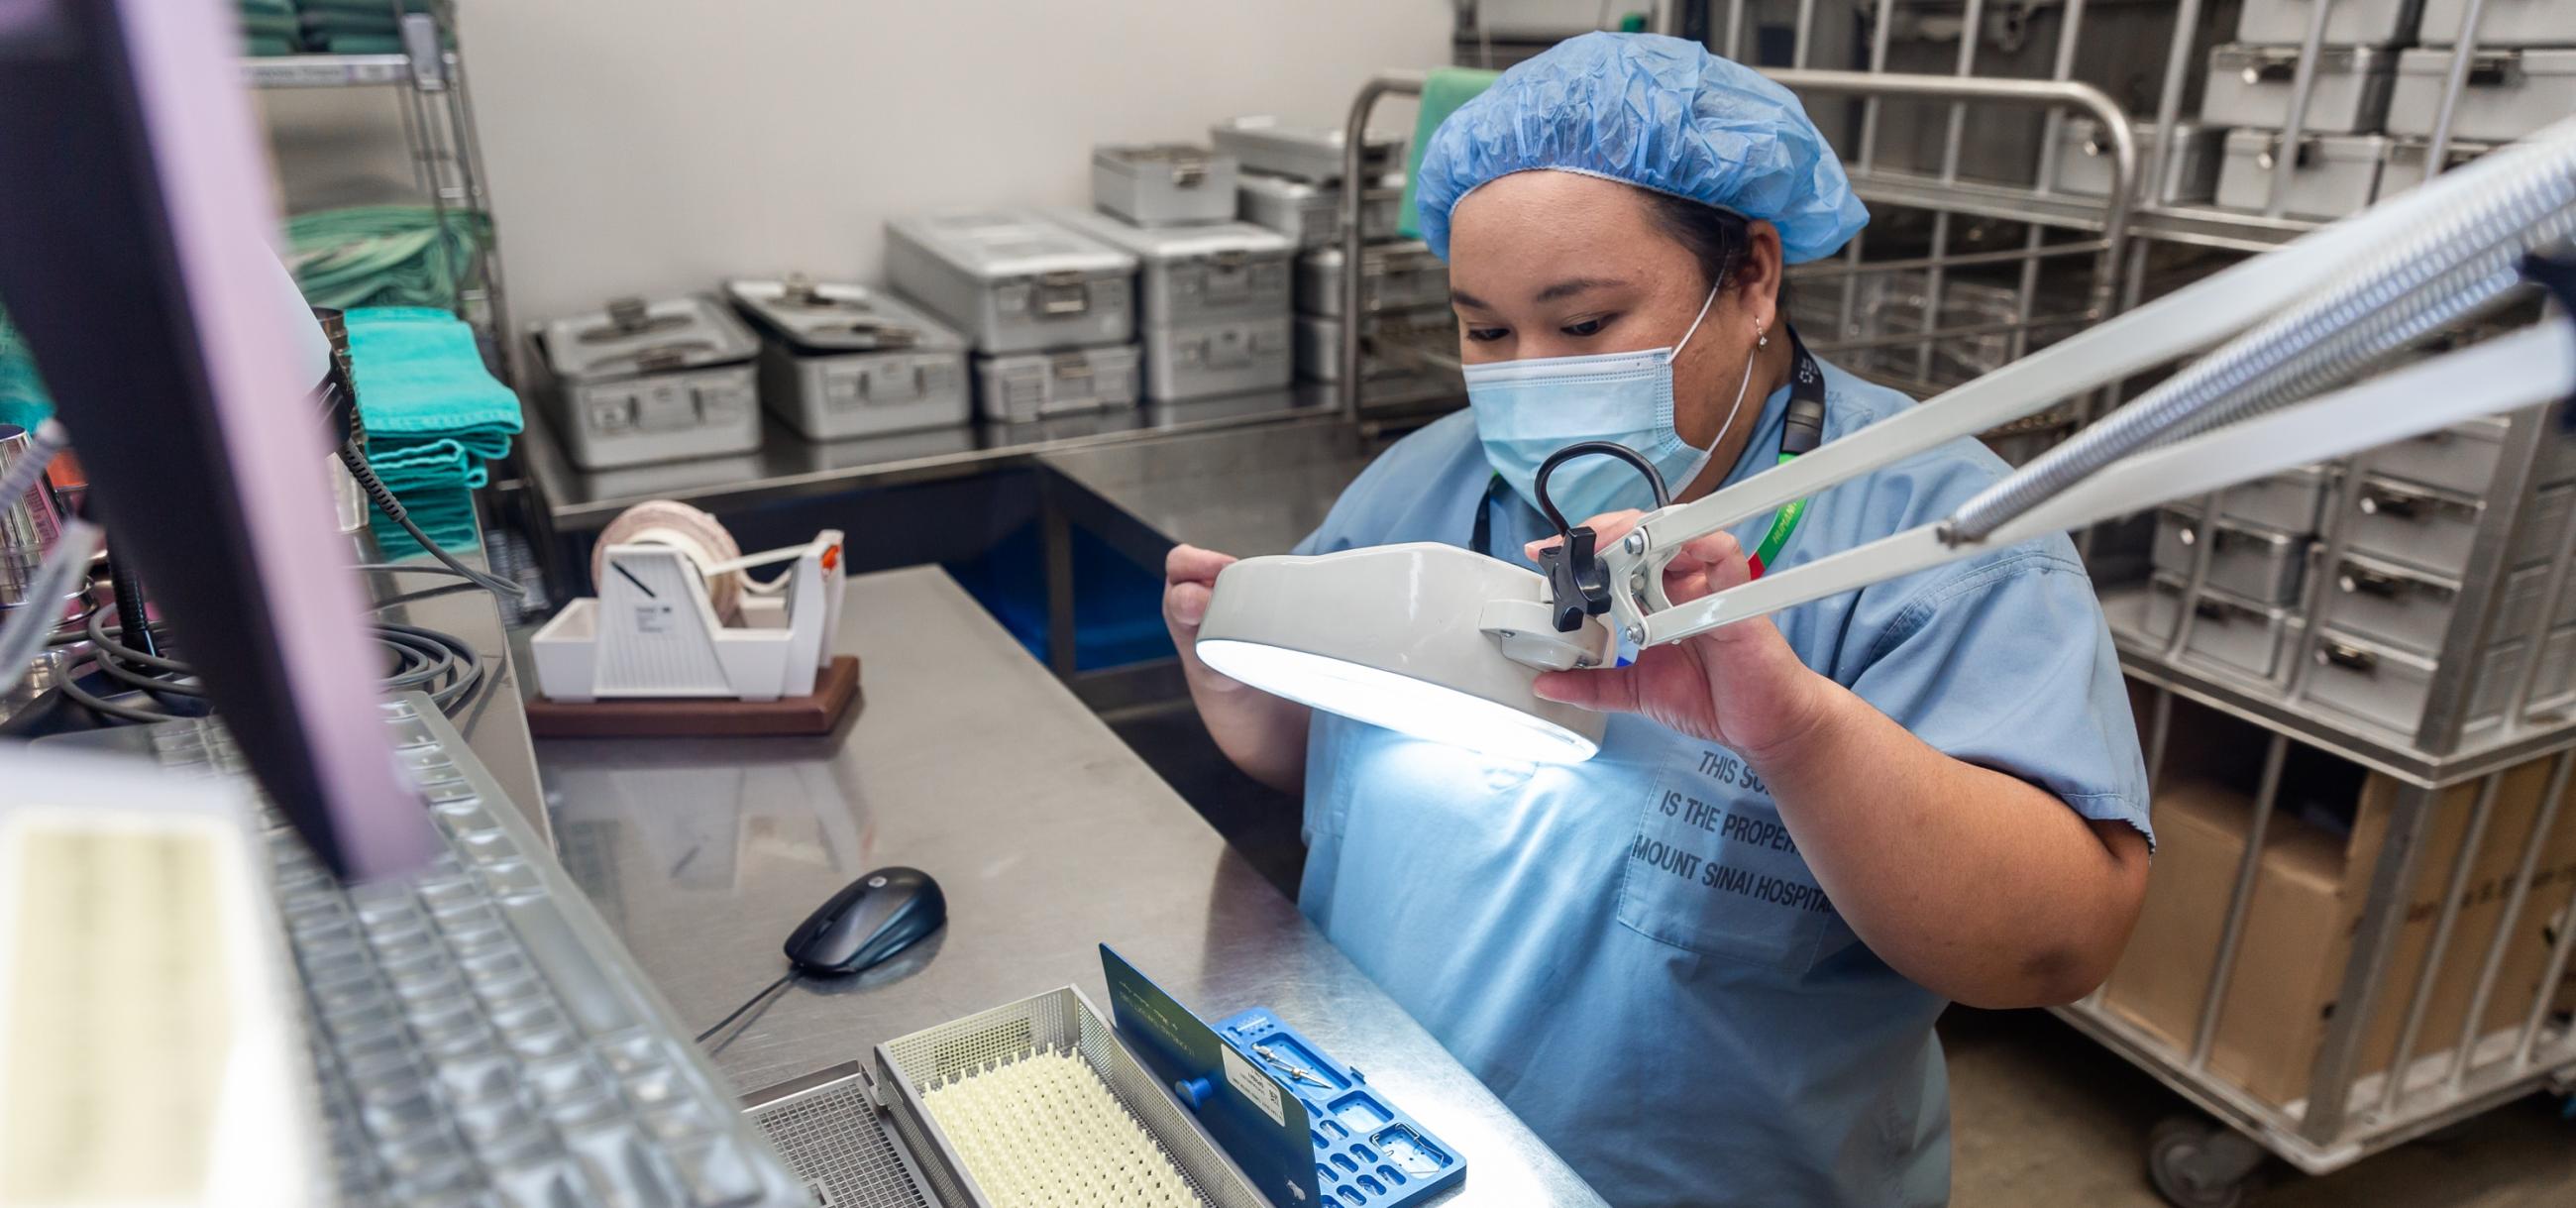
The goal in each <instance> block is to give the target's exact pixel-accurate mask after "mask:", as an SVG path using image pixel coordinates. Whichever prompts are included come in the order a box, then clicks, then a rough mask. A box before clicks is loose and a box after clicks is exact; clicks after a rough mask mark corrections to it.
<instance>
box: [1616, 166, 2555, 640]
mask: <svg viewBox="0 0 2576 1208" xmlns="http://www.w3.org/2000/svg"><path fill="white" fill-rule="evenodd" d="M2571 233H2576V118H2570V119H2567V120H2564V121H2561V122H2558V123H2557V124H2555V125H2553V126H2550V127H2549V128H2547V129H2545V130H2543V131H2541V132H2539V133H2538V134H2535V135H2533V136H2532V137H2531V138H2529V139H2526V140H2524V141H2523V142H2521V143H2518V144H2515V145H2514V146H2512V147H2509V148H2506V149H2504V150H2502V151H2499V152H2497V153H2495V154H2492V155H2489V156H2487V157H2485V158H2484V159H2481V160H2479V161H2477V162H2475V163H2472V164H2469V165H2466V166H2464V167H2461V168H2458V169H2455V170H2453V171H2450V172H2446V173H2443V174H2441V175H2439V176H2436V177H2434V178H2433V179H2432V180H2431V181H2429V182H2427V183H2426V184H2424V185H2423V186H2421V187H2419V188H2417V189H2415V190H2413V191H2412V192H2409V193H2407V194H2405V195H2403V196H2400V197H2398V198H2396V199H2394V200H2392V201H2390V202H2387V203H2384V204H2382V205H2379V206H2376V207H2374V208H2372V209H2371V210H2369V211H2367V212H2366V213H2364V214H2362V215H2360V216H2358V217H2355V218H2352V219H2349V220H2346V221H2344V222H2339V223H2336V224H2334V225H2332V226H2329V227H2326V228H2324V229H2322V230H2319V231H2317V232H2315V233H2313V234H2310V235H2308V236H2306V237H2304V238H2301V239H2299V240H2297V241H2295V242H2292V243H2290V244H2288V245H2285V246H2283V247H2281V248H2279V249H2277V250H2275V251H2272V252H2268V253H2265V254H2263V255H2260V256H2256V257H2253V258H2251V259H2249V260H2246V261H2244V262H2242V263H2239V264H2237V265H2235V266H2234V267H2231V268H2229V269H2227V270H2226V271H2224V272H2221V273H2218V274H2216V275H2214V276H2212V277H2209V278H2207V279H2205V280H2203V281H2201V282H2199V283H2197V284H2194V285H2192V286H2190V287H2187V288H2185V289H2181V290H2177V291H2175V292H2173V293H2171V294H2167V295H2165V296H2164V297H2162V298H2159V299H2157V300H2156V301H2154V302H2151V303H2148V304H2147V305H2144V306H2141V307H2139V308H2138V309H2136V310H2134V311H2131V312H2129V313H2128V314H2126V315H2123V316H2120V317H2119V318H2116V319H2113V320H2111V321H2109V322H2106V323H2102V324H2100V325H2098V326H2095V327H2093V328H2091V329H2089V330H2086V331H2084V332H2083V333H2081V334H2079V335H2076V336H2074V337H2072V338H2069V339H2067V340H2064V341H2061V342H2060V343H2058V344H2056V345H2054V346H2052V347H2050V348H2047V349H2045V350H2042V351H2040V352H2038V353H2034V354H2032V355H2030V356H2027V357H2024V358H2022V359H2021V360H2019V361H2016V362H2014V363H2012V364H2010V365H2007V366H2005V367H2003V368H2002V369H1999V370H1996V371H1995V372H1993V373H1990V374H1987V375H1986V376H1984V377H1981V378H1979V379H1977V380H1976V381H1974V382H1970V383H1968V384H1967V385H1965V386H1961V387H1959V388H1957V389H1955V390H1951V391H1949V392H1947V393H1945V394H1943V395H1940V396H1939V397H1936V398H1934V399H1931V400H1929V401H1927V402H1925V403H1923V404H1921V405H1920V406H1917V407H1916V408H1914V409H1913V410H1911V411H1907V412H1905V413H1903V414H1900V415H1897V416H1894V417H1892V418H1889V419H1887V420H1884V421H1881V422H1879V423H1876V424H1872V425H1870V426H1868V427H1866V428H1862V429H1860V430H1859V431H1856V432H1852V433H1849V434H1847V435H1845V436H1843V437H1842V438H1840V439H1838V440H1834V441H1832V442H1830V443H1827V444H1826V445H1824V446H1823V447H1821V448H1819V449H1817V450H1816V451H1815V452H1813V453H1810V454H1807V455H1806V456H1804V457H1800V458H1798V459H1796V460H1794V461H1791V462H1789V463H1787V464H1785V465H1782V466H1779V467H1777V468H1774V469H1772V470H1768V471H1765V472H1764V473H1761V474H1758V475H1755V476H1754V477H1752V478H1749V479H1747V480H1745V481H1743V482H1740V483H1737V484H1735V485H1734V486H1731V487H1727V488H1725V489H1724V490H1721V491H1718V492H1717V493H1715V494H1713V495H1710V496H1709V497H1707V498H1705V499H1702V500H1698V501H1696V502H1693V503H1686V504H1681V505H1677V506H1673V507H1667V508H1660V509H1657V510H1656V511H1655V512H1653V513H1651V514H1649V515H1648V516H1647V517H1646V518H1645V520H1644V521H1643V522H1642V523H1640V524H1639V525H1638V526H1637V527H1636V528H1635V529H1633V530H1631V531H1630V532H1629V534H1628V536H1627V537H1626V538H1625V539H1624V540H1622V541H1621V542H1619V543H1618V544H1617V545H1616V546H1615V547H1613V548H1610V549H1607V550H1603V551H1601V553H1600V555H1599V558H1600V563H1601V568H1602V569H1603V570H1604V571H1606V574H1607V579H1608V582H1609V584H1610V590H1611V599H1610V609H1609V613H1610V616H1609V618H1608V619H1609V620H1610V621H1611V623H1612V625H1613V627H1614V628H1615V629H1616V630H1617V631H1618V633H1619V634H1620V636H1621V637H1623V638H1625V639H1626V640H1627V641H1628V642H1630V643H1633V644H1635V645H1639V646H1651V645H1656V644H1659V643H1665V642H1674V641H1679V640H1682V639H1684V638H1688V637H1691V636H1694V635H1696V634H1700V633H1705V632H1707V631H1709V630H1711V629H1715V628H1718V627H1719V626H1723V625H1729V624H1733V623H1735V622H1737V621H1742V620H1747V619H1750V618H1753V617H1758V616H1763V615H1767V614H1769V613H1773V612H1777V611H1779V610H1781V609H1783V608H1788V607H1791V606H1793V605H1797V604H1802V603H1805V602H1807V601H1810V600H1816V599H1822V598H1824V597H1827V596H1832V595H1838V594H1840V593H1843V592H1847V591H1853V590H1856V589H1859V588H1862V587H1866V586H1868V585H1870V584H1872V583H1877V582H1882V581H1885V580H1887V579H1892V578H1896V577H1899V576H1902V575H1906V574H1911V573H1913V572H1915V571H1919V570H1923V569H1925V568H1928V567H1932V566H1936V565H1939V564H1941V563H1943V562H1947V561H1950V560H1953V559H1957V558H1963V557H1968V556H1970V555H1973V554H1975V553H1978V552H1979V551H1982V550H1988V549H1994V548H1998V547H2001V546H2006V545H2010V544H2013V543H2015V542H2019V541H2024V540H2028V539H2030V538H2031V537H2034V536H2038V535H2041V534H2044V533H2048V532H2053V531H2058V530H2063V529H2067V528H2072V527H2078V526H2082V525H2086V524H2090V523H2093V522H2095V521H2098V520H2104V519H2108V518H2110V517H2114V516H2118V515H2122V514H2125V513H2128V512H2134V511H2138V510H2141V509H2144V508H2147V507H2152V506H2154V505H2156V504H2159V503H2163V502H2166V501H2168V500H2173V499H2181V498H2188V497H2192V496H2196V495H2201V494H2205V493H2207V492H2209V491H2212V490H2216V489H2218V488H2221V487H2224V486H2228V485H2230V484H2233V483H2237V482H2242V481H2245V480H2247V479H2252V478H2259V477H2261V476H2263V475H2266V474H2272V473H2276V472H2279V471H2282V470H2287V469H2292V468H2295V467H2297V466H2301V465H2307V464H2310V463H2313V462H2317V461H2321V460H2326V459H2329V458H2335V457H2341V456H2345V455H2347V454H2351V453H2357V452H2360V451H2362V450H2364V449H2368V448H2371V447H2374V446H2377V445H2382V444H2386V443H2388V442H2390V441H2395V440H2403V439H2406V438H2407V437H2410V436H2415V435H2419V434H2421V433H2424V432H2429V431H2433V430H2435V429H2438V428H2443V427H2447V426H2449V425H2451V424H2455V423H2458V422H2460V421H2462V420H2464V419H2468V418H2471V417H2475V416H2479V415H2486V414H2492V413H2495V412H2499V411H2508V410H2513V409H2517V408H2521V407H2526V406H2531V405H2535V404H2540V403H2547V402H2551V401H2554V400H2557V399H2562V398H2567V397H2569V396H2570V395H2571V394H2576V320H2571V319H2570V317H2569V313H2568V306H2567V303H2568V302H2569V299H2568V298H2567V297H2566V296H2565V295H2564V294H2563V293H2562V295H2561V297H2560V299H2559V300H2560V303H2561V309H2560V313H2559V314H2557V315H2555V316H2553V317H2552V318H2551V319H2550V320H2549V321H2547V322H2545V323H2543V324H2541V325H2539V326H2537V327H2534V328H2531V329H2528V330H2525V331H2521V332H2517V333H2515V334H2512V335H2509V336H2504V337H2501V338H2498V339H2493V340H2489V341H2486V342H2484V343H2481V344H2478V345H2476V346H2473V347H2471V348H2468V349H2465V350H2463V351H2459V352H2453V353H2449V354H2446V355H2443V356H2440V357H2437V358H2433V359H2430V360H2426V361H2423V362H2421V363H2418V364H2415V365H2412V366H2409V367H2406V368H2404V369H2401V370H2398V371H2395V372H2392V373H2387V374H2384V375H2381V376H2379V377H2376V378H2373V379H2370V380H2368V381H2364V382H2361V383H2360V384H2357V385H2352V386H2348V387H2344V388H2342V389H2335V390H2332V391H2331V392H2329V393H2320V391H2321V390H2324V389H2325V388H2327V387H2330V386H2334V385H2335V384H2337V383H2339V382H2342V381H2345V380H2349V379H2350V378H2351V377H2353V376H2354V375H2355V374H2356V373H2357V372H2359V371H2360V370H2362V369H2364V368H2365V367H2366V366H2367V365H2369V364H2370V363H2371V362H2372V361H2375V360H2378V359H2380V358H2382V357H2385V356H2386V355H2388V354H2390V353H2394V352H2397V351H2400V350H2402V349H2404V348H2406V347H2409V346H2411V345H2413V344H2415V343H2417V342H2419V341H2420V340H2422V339H2423V338H2425V337H2426V336H2428V335H2430V334H2432V333H2433V332H2435V331H2438V330H2440V329H2441V328H2442V327H2445V326H2448V325H2449V324H2451V323H2455V322H2457V321H2459V320H2461V319H2463V318H2467V317H2471V316H2473V315H2475V314H2476V313H2478V312H2479V311H2481V310H2483V309H2485V308H2488V307H2491V306H2493V305H2494V304H2495V303H2496V302H2497V301H2498V300H2500V299H2503V298H2507V297H2510V296H2512V294H2513V292H2514V288H2515V286H2516V284H2517V283H2518V282H2520V281H2521V280H2523V279H2525V274H2524V267H2525V265H2526V262H2527V260H2528V258H2530V257H2532V256H2536V255H2547V254H2550V253H2553V252H2557V251H2560V250H2563V248H2564V247H2565V245H2566V244H2567V242H2568V240H2569V238H2570V236H2571ZM2532 275H2533V276H2539V275H2540V274H2537V273H2535V274H2532ZM2554 276H2558V277H2559V279H2560V280H2563V279H2564V278H2563V275H2554ZM2553 288H2561V287H2559V286H2557V285H2556V284H2554V283H2553ZM2239 333H2243V334H2241V335H2240V334H2239ZM2231 336H2233V337H2235V338H2234V339H2229V337H2231ZM2222 341H2226V342H2225V343H2224V344H2223V345H2222V344H2221V342H2222ZM2212 346H2217V351H2215V352H2212V353H2210V354H2209V355H2208V356H2206V357H2204V358H2202V359H2201V360H2200V361H2197V362H2195V363H2194V364H2192V365H2191V366H2188V367H2186V368H2185V370H2184V371H2183V372H2181V373H2178V374H2176V375H2175V376H2174V377H2173V378H2172V379H2169V380H2168V381H2167V382H2166V383H2165V384H2163V385H2160V386H2158V387H2157V389H2156V390H2155V391H2153V392H2151V393H2150V394H2148V395H2147V396H2144V397H2141V398H2140V399H2139V400H2137V401H2136V402H2134V403H2131V404H2130V405H2129V406H2126V407H2123V408H2121V409H2120V410H2119V411H2117V412H2114V413H2113V414H2112V415H2110V416H2108V417H2105V418H2104V419H2103V420H2102V421H2101V422H2099V423H2097V424H2095V425H2094V426H2093V427H2091V428H2088V429H2086V430H2085V431H2084V432H2082V433H2079V434H2078V435H2077V436H2076V437H2075V438H2073V439H2071V440H2070V441H2069V442H2068V443H2067V444H2065V445H2061V446H2059V447H2058V448H2057V449H2055V450H2052V451H2051V452H2050V453H2049V454H2048V455H2047V456H2045V457H2043V458H2041V459H2039V460H2037V461H2034V462H2032V463H2031V464H2030V465H2029V466H2027V467H2024V468H2023V469H2022V470H2020V471H2018V472H2016V473H2014V474H2013V475H2011V476H2010V477H2008V478H2006V479H2004V480H2003V481H2001V482H1998V483H1996V484H1995V485H1994V486H1993V487H1992V488H1990V489H1989V490H1987V491H1986V492H1984V493H1982V494H1980V495H1979V496H1978V497H1976V498H1975V499H1972V500H1970V501H1969V502H1968V503H1967V504H1965V505H1963V506H1962V507H1961V508H1960V509H1959V510H1958V511H1957V512H1955V513H1953V514H1952V515H1951V516H1950V517H1948V518H1945V519H1944V520H1941V521H1937V522H1934V523H1930V524H1925V525H1921V526H1918V527H1916V528H1913V529H1909V530H1907V531H1904V532H1901V533H1897V534H1894V535H1892V536H1889V537H1885V538H1881V539H1880V540H1878V541H1874V542H1871V543H1869V544H1867V545H1863V546H1859V547H1856V548H1853V549H1849V550H1844V551H1841V552H1839V553H1835V554H1831V555H1828V556H1826V557H1823V558H1819V559H1817V560H1815V561H1813V562H1809V563H1806V564H1804V565H1800V566H1796V567H1793V568H1789V569H1786V570H1780V571H1774V572H1772V573H1770V574H1768V575H1765V576H1764V577H1762V578H1760V579H1756V580H1754V581H1752V582H1749V583H1746V584H1743V585H1740V586H1737V587H1734V588H1730V589H1728V590H1726V591H1722V592H1718V593H1716V594H1714V595H1711V596H1707V597H1705V598H1702V599H1699V600H1694V601H1691V602H1690V603H1687V604H1679V605H1676V604H1674V603H1673V602H1672V601H1671V600H1670V599H1669V598H1667V597H1666V596H1665V594H1664V591H1663V569H1664V567H1665V565H1666V564H1667V563H1669V562H1670V561H1671V560H1672V558H1673V556H1674V554H1675V553H1676V552H1677V551H1678V550H1679V549H1680V548H1681V546H1682V545H1683V544H1684V543H1686V542H1688V541H1690V540H1693V539H1695V538H1698V537H1702V536H1706V535H1708V534H1710V533H1715V532H1718V531H1720V530H1722V529H1725V528H1727V527H1729V526H1732V525H1734V524H1736V523H1738V522H1740V521H1743V520H1745V519H1748V518H1750V517H1754V516H1757V515H1760V514H1762V513H1764V512H1767V511H1769V510H1771V509H1774V508H1777V507H1779V506H1780V505H1782V504H1785V503H1787V502H1789V501H1791V500H1794V499H1799V498H1803V497H1806V496H1809V495H1812V494H1814V493H1816V492H1818V491H1821V490H1824V489H1826V488H1828V487H1831V486H1833V485H1835V484H1837V483H1840V482H1844V481H1847V480H1850V479H1852V478H1856V477H1859V476H1861V475H1864V474H1867V473H1870V472H1871V471H1874V470H1877V469H1879V468H1881V467H1884V466H1887V465H1890V464H1893V463H1895V462H1897V461H1900V460H1903V459H1905V458H1908V457H1911V456H1914V455H1916V454H1918V453H1922V452H1925V451H1927V450H1930V449H1932V448H1934V447H1936V446H1939V445H1941V444H1943V443H1946V442H1948V441H1951V440H1955V439H1958V438H1960V437H1963V436H1973V435H1975V434H1976V433H1978V432H1982V431H1985V430H1986V429H1988V428H1992V427H1995V426H1997V425H2000V424H2004V423H2009V422H2011V421H2013V420H2016V419H2020V418H2023V417H2025V416H2028V415H2032V414H2035V413H2037V412H2040V411H2042V410H2045V409H2047V408H2049V407H2051V406H2055V405H2057V404H2059V403H2061V402H2064V401H2066V400H2069V399H2074V398H2078V397H2080V396H2082V395H2083V394H2084V393H2086V392H2087V391H2090V390H2093V389H2096V388H2099V387H2102V386H2105V385H2108V384H2110V383H2114V382H2117V381H2120V380H2121V379H2123V378H2126V377H2128V376H2129V375H2131V374H2133V373H2136V372H2138V371H2140V370H2143V369H2146V368H2149V367H2151V366H2153V365H2157V364H2160V363H2163V362H2165V361H2169V360H2172V359H2174V358H2176V357H2179V356H2184V355H2187V354H2190V353H2192V352H2196V351H2199V350H2201V349H2205V348H2211V347H2212Z"/></svg>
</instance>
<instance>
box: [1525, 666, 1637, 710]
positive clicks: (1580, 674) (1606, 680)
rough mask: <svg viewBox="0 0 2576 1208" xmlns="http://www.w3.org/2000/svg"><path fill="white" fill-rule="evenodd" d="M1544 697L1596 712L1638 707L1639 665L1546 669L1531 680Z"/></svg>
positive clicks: (1531, 688) (1535, 688)
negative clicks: (1595, 669)
mask: <svg viewBox="0 0 2576 1208" xmlns="http://www.w3.org/2000/svg"><path fill="white" fill-rule="evenodd" d="M1530 691H1532V692H1534V693H1536V694H1537V695H1538V698H1539V699H1540V700H1552V701H1556V702H1558V703H1559V704H1567V705H1572V706H1574V707H1575V708H1578V709H1588V710H1591V711H1592V712H1594V713H1634V712H1636V711H1637V669H1636V668H1635V667H1604V668H1601V669H1599V670H1597V671H1542V672H1540V673H1539V675H1538V678H1537V679H1534V680H1532V681H1530Z"/></svg>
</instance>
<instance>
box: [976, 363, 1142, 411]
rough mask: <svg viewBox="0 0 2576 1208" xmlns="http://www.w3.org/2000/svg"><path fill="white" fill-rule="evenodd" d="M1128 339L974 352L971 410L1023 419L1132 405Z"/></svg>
mask: <svg viewBox="0 0 2576 1208" xmlns="http://www.w3.org/2000/svg"><path fill="white" fill-rule="evenodd" d="M1136 385H1137V357H1136V346H1135V345H1133V344H1104V345H1102V346H1100V347H1097V348H1066V349H1060V350H1057V351H1054V352H1020V353H1013V354H1010V355H1008V356H998V357H988V356H982V355H978V356H977V357H976V358H975V414H976V416H977V417H979V418H981V419H985V420H990V421H994V422H998V423H1006V424H1024V423H1027V422H1029V421H1030V420H1034V419H1044V418H1046V417H1048V416H1051V415H1073V414H1077V413H1080V412H1085V411H1108V410H1113V409H1116V408H1119V407H1133V406H1135V405H1136Z"/></svg>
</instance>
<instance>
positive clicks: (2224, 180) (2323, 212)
mask: <svg viewBox="0 0 2576 1208" xmlns="http://www.w3.org/2000/svg"><path fill="white" fill-rule="evenodd" d="M2390 146H2391V143H2390V141H2389V139H2388V137H2387V136H2386V135H2380V134H2324V135H2308V136H2306V137H2303V138H2301V139H2300V140H2299V148H2298V155H2299V162H2298V165H2297V166H2296V167H2294V168H2292V169H2291V170H2290V179H2289V180H2288V181H2287V182H2286V183H2284V184H2283V185H2282V191H2283V196H2282V198H2281V213H2282V214H2284V215H2286V216H2289V217H2293V218H2342V217H2345V216H2347V215H2351V214H2358V213H2360V212H2361V211H2363V210H2366V209H2369V208H2370V203H2371V202H2372V201H2373V200H2375V199H2376V198H2377V197H2378V196H2379V174H2380V171H2381V170H2382V169H2383V168H2384V167H2386V165H2387V161H2388V154H2389V148H2390ZM2280 155H2281V136H2280V135H2279V134H2276V133H2274V132H2272V131H2269V130H2238V131H2234V132H2232V133H2230V134H2229V135H2228V136H2227V153H2226V155H2225V157H2224V159H2223V161H2222V162H2221V163H2220V165H2219V169H2218V204H2220V205H2222V206H2225V207H2227V208H2229V209H2231V210H2257V211H2260V210H2265V209H2267V208H2268V207H2269V206H2270V204H2271V200H2272V180H2273V168H2274V166H2275V165H2276V164H2277V163H2278V162H2279V158H2280Z"/></svg>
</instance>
